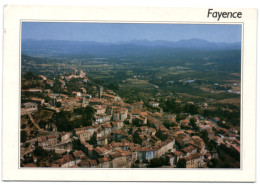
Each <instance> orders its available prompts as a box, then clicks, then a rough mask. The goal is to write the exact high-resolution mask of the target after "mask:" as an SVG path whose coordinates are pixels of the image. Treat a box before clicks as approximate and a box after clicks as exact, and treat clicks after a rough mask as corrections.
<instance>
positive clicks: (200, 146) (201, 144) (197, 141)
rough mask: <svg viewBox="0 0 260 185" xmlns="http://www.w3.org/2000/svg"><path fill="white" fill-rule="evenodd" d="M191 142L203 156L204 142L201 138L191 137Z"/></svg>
mask: <svg viewBox="0 0 260 185" xmlns="http://www.w3.org/2000/svg"><path fill="white" fill-rule="evenodd" d="M192 140H193V142H194V144H195V145H196V147H197V149H198V152H200V153H202V154H205V152H206V151H205V142H204V140H203V139H202V138H200V137H199V136H192Z"/></svg>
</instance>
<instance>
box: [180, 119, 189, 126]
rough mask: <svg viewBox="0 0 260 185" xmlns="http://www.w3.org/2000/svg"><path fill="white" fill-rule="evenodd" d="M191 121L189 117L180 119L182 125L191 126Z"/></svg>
mask: <svg viewBox="0 0 260 185" xmlns="http://www.w3.org/2000/svg"><path fill="white" fill-rule="evenodd" d="M189 122H190V121H189V120H188V119H184V120H181V121H180V124H181V126H184V127H187V126H189Z"/></svg>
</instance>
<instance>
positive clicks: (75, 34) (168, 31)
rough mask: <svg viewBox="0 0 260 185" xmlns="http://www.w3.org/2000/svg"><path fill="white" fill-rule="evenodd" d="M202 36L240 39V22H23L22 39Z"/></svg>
mask: <svg viewBox="0 0 260 185" xmlns="http://www.w3.org/2000/svg"><path fill="white" fill-rule="evenodd" d="M192 38H198V39H204V40H207V41H210V42H226V43H232V42H241V25H231V24H229V25H227V24H144V23H76V22H74V23H72V22H70V23H69V22H66V23H64V22H23V23H22V39H34V40H47V39H49V40H73V41H96V42H105V43H116V42H122V41H131V40H143V39H146V40H150V41H154V40H166V41H179V40H182V39H192Z"/></svg>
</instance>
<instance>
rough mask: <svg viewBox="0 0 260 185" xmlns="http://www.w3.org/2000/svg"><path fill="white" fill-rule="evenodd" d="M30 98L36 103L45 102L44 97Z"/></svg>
mask: <svg viewBox="0 0 260 185" xmlns="http://www.w3.org/2000/svg"><path fill="white" fill-rule="evenodd" d="M30 100H31V101H32V102H34V103H37V104H43V103H44V102H45V100H44V99H42V98H35V97H32V98H30Z"/></svg>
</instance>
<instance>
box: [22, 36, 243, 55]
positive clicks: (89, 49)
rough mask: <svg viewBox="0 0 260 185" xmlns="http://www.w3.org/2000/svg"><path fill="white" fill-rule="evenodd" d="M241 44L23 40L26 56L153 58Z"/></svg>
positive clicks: (186, 41)
mask: <svg viewBox="0 0 260 185" xmlns="http://www.w3.org/2000/svg"><path fill="white" fill-rule="evenodd" d="M240 49H241V43H238V42H237V43H223V42H222V43H216V42H209V41H206V40H202V39H189V40H180V41H177V42H171V41H163V40H156V41H148V40H132V41H127V42H118V43H100V42H93V41H65V40H27V39H25V40H22V53H23V54H26V55H32V56H33V55H48V56H62V55H65V56H66V55H92V56H118V55H142V54H144V55H150V54H151V55H153V54H154V53H157V54H158V53H160V52H162V54H167V55H168V54H169V53H174V52H175V51H178V50H199V51H214V50H240Z"/></svg>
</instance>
